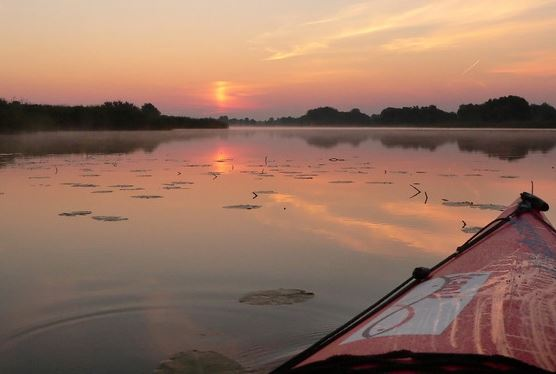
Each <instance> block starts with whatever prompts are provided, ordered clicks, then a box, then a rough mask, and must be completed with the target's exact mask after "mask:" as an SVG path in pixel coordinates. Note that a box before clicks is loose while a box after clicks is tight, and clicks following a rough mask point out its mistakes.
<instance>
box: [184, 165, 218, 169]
mask: <svg viewBox="0 0 556 374" xmlns="http://www.w3.org/2000/svg"><path fill="white" fill-rule="evenodd" d="M183 166H184V167H186V168H210V167H211V166H212V164H187V165H183Z"/></svg>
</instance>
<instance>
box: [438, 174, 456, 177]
mask: <svg viewBox="0 0 556 374" xmlns="http://www.w3.org/2000/svg"><path fill="white" fill-rule="evenodd" d="M438 176H439V177H457V176H458V175H457V174H438Z"/></svg>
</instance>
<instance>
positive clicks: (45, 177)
mask: <svg viewBox="0 0 556 374" xmlns="http://www.w3.org/2000/svg"><path fill="white" fill-rule="evenodd" d="M49 178H50V177H48V176H36V177H29V179H49Z"/></svg>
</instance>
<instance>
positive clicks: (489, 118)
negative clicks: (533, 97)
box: [457, 95, 531, 122]
mask: <svg viewBox="0 0 556 374" xmlns="http://www.w3.org/2000/svg"><path fill="white" fill-rule="evenodd" d="M457 116H458V119H459V120H460V121H480V122H507V121H527V120H530V119H531V108H530V106H529V103H528V102H527V100H525V99H524V98H522V97H519V96H511V95H510V96H503V97H499V98H497V99H490V100H488V101H486V102H484V103H483V104H466V105H460V107H459V110H458V113H457Z"/></svg>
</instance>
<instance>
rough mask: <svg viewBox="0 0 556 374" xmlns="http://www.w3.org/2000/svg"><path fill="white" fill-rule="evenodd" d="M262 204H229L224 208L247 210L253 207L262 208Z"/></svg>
mask: <svg viewBox="0 0 556 374" xmlns="http://www.w3.org/2000/svg"><path fill="white" fill-rule="evenodd" d="M261 207H262V205H252V204H239V205H227V206H223V207H222V208H224V209H246V210H251V209H259V208H261Z"/></svg>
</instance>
